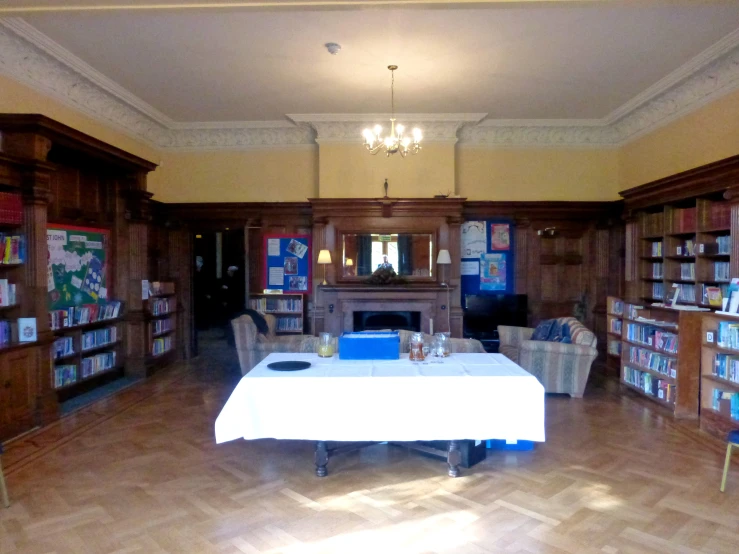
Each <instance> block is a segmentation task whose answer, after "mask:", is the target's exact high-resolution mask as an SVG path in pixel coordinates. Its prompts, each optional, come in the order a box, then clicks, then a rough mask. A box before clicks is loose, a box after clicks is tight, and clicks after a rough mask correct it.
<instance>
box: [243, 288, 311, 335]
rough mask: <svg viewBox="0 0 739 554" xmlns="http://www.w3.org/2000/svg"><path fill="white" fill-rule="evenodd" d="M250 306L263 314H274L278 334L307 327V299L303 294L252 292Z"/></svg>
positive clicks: (300, 330) (287, 333)
mask: <svg viewBox="0 0 739 554" xmlns="http://www.w3.org/2000/svg"><path fill="white" fill-rule="evenodd" d="M249 307H250V308H251V309H252V310H256V311H258V312H259V313H262V314H272V315H273V316H275V318H276V319H277V329H276V332H277V334H278V335H289V334H295V333H300V334H302V333H303V331H304V329H305V299H304V295H303V294H299V293H282V294H264V293H258V292H257V293H251V294H250V295H249Z"/></svg>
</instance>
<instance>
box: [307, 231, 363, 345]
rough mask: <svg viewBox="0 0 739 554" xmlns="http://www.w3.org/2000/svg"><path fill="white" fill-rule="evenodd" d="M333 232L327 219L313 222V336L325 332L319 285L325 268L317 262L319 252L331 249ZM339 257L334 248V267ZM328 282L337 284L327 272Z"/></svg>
mask: <svg viewBox="0 0 739 554" xmlns="http://www.w3.org/2000/svg"><path fill="white" fill-rule="evenodd" d="M332 231H333V226H331V225H329V224H328V219H327V218H325V217H317V218H315V219H314V220H313V241H312V245H313V252H312V256H313V259H312V260H311V263H312V264H313V269H312V273H313V283H311V291H313V294H311V296H310V297H309V299H308V302H309V306H310V308H309V310H308V325H309V328H310V333H311V334H312V335H317V334H318V333H320V332H322V331H324V330H325V316H324V309H325V306H324V302H323V298H322V295H323V292H322V291H321V289H319V288H318V285H320V284H321V283H322V282H323V267H322V266H319V265H318V263H316V260H317V259H318V252H320V251H321V249H323V248H329V246H328V242H327V237H326V235H327V234H329V233H330V232H332ZM333 242H335V239H332V244H333ZM338 256H339V254H338V252H336V249H335V248H334V250H333V252H332V258H331V260H332V261H333V263H332V264H331V265H332V266H333V265H335V264H336V263H337V262H338ZM355 261H356V260H355ZM327 269H328V268H327ZM326 280H327V281H328V282H329V283H331V282H333V283H335V282H336V280H335V275H334V278H333V279H332V276H331V275H330V274H329V273H328V271H327V273H326Z"/></svg>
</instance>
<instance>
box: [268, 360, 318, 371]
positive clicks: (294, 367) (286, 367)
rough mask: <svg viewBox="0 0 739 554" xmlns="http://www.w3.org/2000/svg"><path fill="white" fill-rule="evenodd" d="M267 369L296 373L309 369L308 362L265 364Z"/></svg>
mask: <svg viewBox="0 0 739 554" xmlns="http://www.w3.org/2000/svg"><path fill="white" fill-rule="evenodd" d="M267 367H268V368H270V369H274V370H275V371H298V370H301V369H308V368H309V367H310V362H299V361H285V362H272V363H271V364H267Z"/></svg>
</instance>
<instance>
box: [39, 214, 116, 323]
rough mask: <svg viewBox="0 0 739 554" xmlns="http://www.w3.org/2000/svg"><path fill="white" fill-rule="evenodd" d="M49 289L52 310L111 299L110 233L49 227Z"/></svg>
mask: <svg viewBox="0 0 739 554" xmlns="http://www.w3.org/2000/svg"><path fill="white" fill-rule="evenodd" d="M46 244H47V246H48V250H49V256H48V267H47V290H48V303H49V309H50V310H58V309H61V308H68V307H71V306H81V305H83V304H98V303H103V302H106V301H107V299H108V258H109V245H110V241H109V232H108V231H107V230H106V229H93V228H89V227H70V226H67V225H49V227H48V228H47V229H46Z"/></svg>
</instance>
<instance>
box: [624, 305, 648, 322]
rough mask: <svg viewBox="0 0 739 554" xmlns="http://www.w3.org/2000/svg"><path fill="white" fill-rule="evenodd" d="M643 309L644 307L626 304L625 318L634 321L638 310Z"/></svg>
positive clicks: (637, 315)
mask: <svg viewBox="0 0 739 554" xmlns="http://www.w3.org/2000/svg"><path fill="white" fill-rule="evenodd" d="M643 308H644V306H637V305H636V304H626V317H627V318H628V319H636V318H637V317H639V310H641V309H643Z"/></svg>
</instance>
